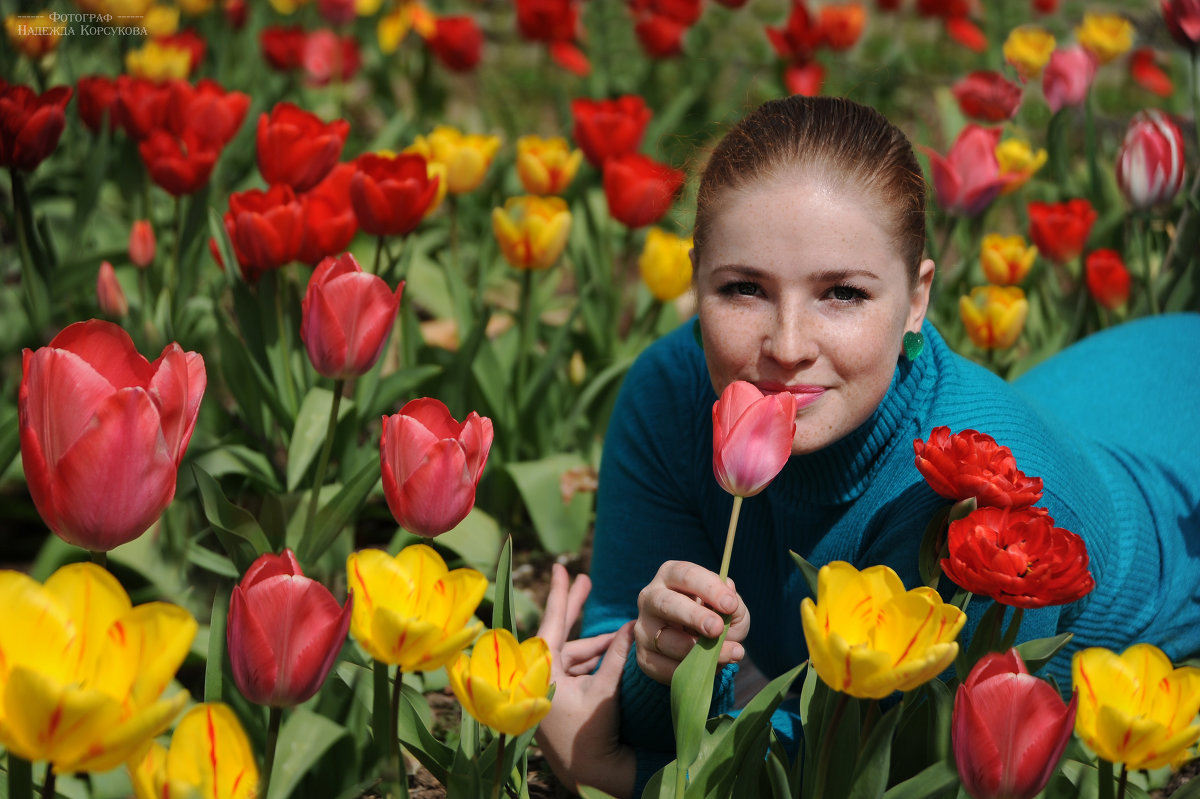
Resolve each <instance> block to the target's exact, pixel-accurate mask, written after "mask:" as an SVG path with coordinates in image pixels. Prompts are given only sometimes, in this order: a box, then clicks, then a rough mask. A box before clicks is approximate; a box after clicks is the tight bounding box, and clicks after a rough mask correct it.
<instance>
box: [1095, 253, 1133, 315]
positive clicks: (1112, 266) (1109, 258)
mask: <svg viewBox="0 0 1200 799" xmlns="http://www.w3.org/2000/svg"><path fill="white" fill-rule="evenodd" d="M1083 269H1084V277H1085V280H1086V281H1087V287H1088V291H1089V292H1091V294H1092V296H1093V297H1094V298H1095V299H1096V302H1098V303H1100V304H1101V305H1103V306H1104V307H1105V308H1108V309H1109V310H1110V311H1112V310H1116V309H1117V308H1120V307H1121V306H1122V305H1124V304H1125V303H1126V302H1128V301H1129V283H1130V278H1129V270H1128V269H1126V268H1125V262H1124V261H1122V260H1121V254H1120V253H1118V252H1117V251H1116V250H1093V251H1092V252H1090V253H1088V257H1087V258H1085V259H1084V262H1083Z"/></svg>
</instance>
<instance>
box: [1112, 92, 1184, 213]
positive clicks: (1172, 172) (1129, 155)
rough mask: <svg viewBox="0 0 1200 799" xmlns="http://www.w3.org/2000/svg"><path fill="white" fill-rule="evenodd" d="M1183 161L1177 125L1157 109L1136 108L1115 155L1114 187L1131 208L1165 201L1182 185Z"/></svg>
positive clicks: (1145, 206) (1180, 134) (1148, 206)
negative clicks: (1115, 183)
mask: <svg viewBox="0 0 1200 799" xmlns="http://www.w3.org/2000/svg"><path fill="white" fill-rule="evenodd" d="M1184 163H1185V159H1184V146H1183V133H1181V132H1180V130H1179V127H1178V126H1177V125H1176V124H1175V123H1174V122H1173V121H1172V120H1171V118H1170V117H1169V116H1167V115H1166V114H1164V113H1163V112H1162V111H1159V110H1158V109H1147V110H1143V111H1138V112H1137V113H1136V114H1134V115H1133V119H1131V120H1130V121H1129V127H1128V128H1126V129H1125V141H1124V142H1123V143H1122V144H1121V151H1120V152H1119V153H1118V154H1117V186H1119V187H1120V189H1121V193H1122V194H1124V195H1125V199H1126V200H1129V204H1130V205H1132V206H1133V207H1134V208H1138V209H1144V208H1150V207H1152V206H1155V205H1162V204H1164V203H1169V202H1171V200H1173V199H1175V195H1176V194H1178V193H1179V189H1180V188H1182V187H1183V177H1184Z"/></svg>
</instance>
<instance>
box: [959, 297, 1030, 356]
mask: <svg viewBox="0 0 1200 799" xmlns="http://www.w3.org/2000/svg"><path fill="white" fill-rule="evenodd" d="M958 313H959V315H960V316H961V317H962V321H963V326H964V327H966V329H967V335H968V336H970V337H971V342H972V343H973V344H974V345H975V346H976V347H979V348H980V349H985V350H988V349H1006V348H1008V347H1011V346H1012V345H1013V344H1014V343H1015V342H1016V340H1017V336H1019V335H1021V331H1022V330H1023V329H1024V328H1025V316H1026V314H1028V313H1029V301H1028V300H1026V299H1025V292H1024V291H1022V290H1021V287H1020V286H976V287H975V288H973V289H971V294H970V295H969V296H967V295H964V296H962V297H959V298H958Z"/></svg>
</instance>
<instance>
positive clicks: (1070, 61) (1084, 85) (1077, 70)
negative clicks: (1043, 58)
mask: <svg viewBox="0 0 1200 799" xmlns="http://www.w3.org/2000/svg"><path fill="white" fill-rule="evenodd" d="M1095 77H1096V59H1095V58H1094V57H1093V56H1092V54H1091V53H1089V52H1088V51H1087V50H1084V49H1083V48H1082V47H1080V46H1079V45H1077V44H1076V45H1072V46H1070V47H1065V48H1062V49H1059V50H1055V51H1054V52H1053V53H1052V54H1051V56H1050V61H1049V63H1047V64H1046V68H1045V70H1044V71H1043V72H1042V94H1044V95H1045V97H1046V104H1047V105H1048V106H1050V110H1051V111H1058V110H1059V109H1060V108H1063V107H1064V106H1072V107H1074V106H1078V105H1082V104H1083V101H1084V100H1085V99H1086V98H1087V95H1088V90H1089V89H1090V88H1091V87H1092V80H1093V79H1094V78H1095Z"/></svg>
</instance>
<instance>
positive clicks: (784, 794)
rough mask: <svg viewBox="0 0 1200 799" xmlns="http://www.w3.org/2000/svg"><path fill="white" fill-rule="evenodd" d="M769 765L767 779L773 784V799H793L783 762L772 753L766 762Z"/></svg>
mask: <svg viewBox="0 0 1200 799" xmlns="http://www.w3.org/2000/svg"><path fill="white" fill-rule="evenodd" d="M766 763H767V778H768V780H769V781H770V784H771V799H791V797H792V795H793V794H792V786H791V784H790V783H789V782H788V772H787V769H786V768H784V765H783V762H782V761H780V759H779V756H778V755H777V754H776V753H774V752H772V753H771V754H770V755H769V756H768V757H767V760H766ZM734 795H736V796H747V795H749V794H742V793H739V794H734Z"/></svg>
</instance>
